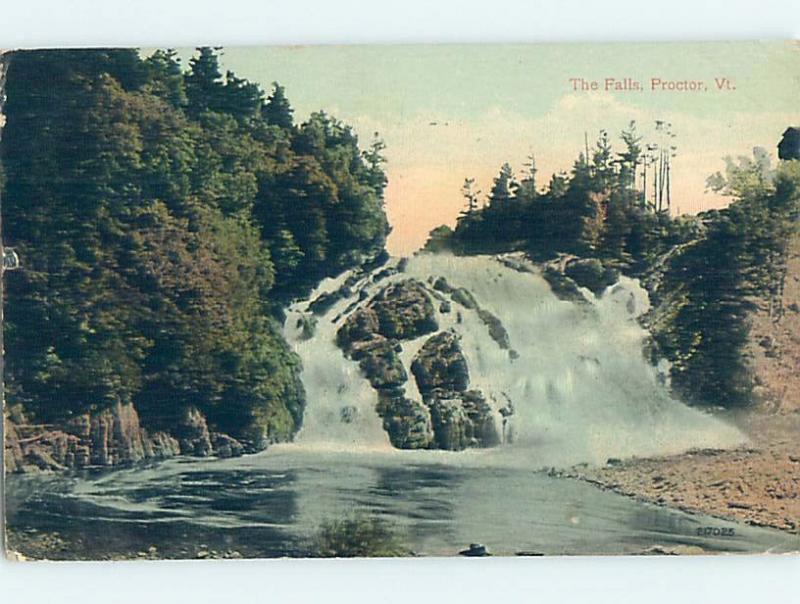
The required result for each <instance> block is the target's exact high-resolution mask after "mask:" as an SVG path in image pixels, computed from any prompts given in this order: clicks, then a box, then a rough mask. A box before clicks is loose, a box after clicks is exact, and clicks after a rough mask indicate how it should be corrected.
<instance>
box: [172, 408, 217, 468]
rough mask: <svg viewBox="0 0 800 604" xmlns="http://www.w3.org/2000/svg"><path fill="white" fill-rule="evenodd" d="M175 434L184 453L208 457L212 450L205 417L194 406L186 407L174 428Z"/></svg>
mask: <svg viewBox="0 0 800 604" xmlns="http://www.w3.org/2000/svg"><path fill="white" fill-rule="evenodd" d="M175 436H176V437H177V438H178V443H179V444H180V448H181V453H183V454H184V455H194V456H197V457H208V456H209V455H211V453H212V452H213V450H214V449H213V447H212V446H211V434H210V432H209V430H208V424H207V423H206V418H205V417H204V416H203V414H202V413H200V411H199V410H198V409H196V408H194V407H189V408H187V409H186V411H185V413H184V416H183V418H182V419H181V421H180V423H179V425H178V426H177V428H176V429H175Z"/></svg>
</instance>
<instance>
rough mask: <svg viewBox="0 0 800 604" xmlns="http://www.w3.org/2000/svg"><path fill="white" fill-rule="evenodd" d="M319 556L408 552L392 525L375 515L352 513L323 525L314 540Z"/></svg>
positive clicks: (349, 556)
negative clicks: (354, 514) (353, 514)
mask: <svg viewBox="0 0 800 604" xmlns="http://www.w3.org/2000/svg"><path fill="white" fill-rule="evenodd" d="M313 550H314V554H315V555H317V556H319V557H321V558H358V557H396V556H407V555H409V554H410V552H409V551H408V549H406V548H405V547H403V546H402V544H401V543H400V540H399V538H398V537H397V534H396V532H395V530H394V528H393V527H392V525H391V524H389V523H388V522H386V521H385V520H382V519H381V518H376V517H374V516H373V517H367V516H360V515H358V516H352V517H349V518H345V519H343V520H333V521H328V522H325V523H323V524H322V526H321V527H320V529H319V531H318V532H317V534H316V536H315V539H314V546H313Z"/></svg>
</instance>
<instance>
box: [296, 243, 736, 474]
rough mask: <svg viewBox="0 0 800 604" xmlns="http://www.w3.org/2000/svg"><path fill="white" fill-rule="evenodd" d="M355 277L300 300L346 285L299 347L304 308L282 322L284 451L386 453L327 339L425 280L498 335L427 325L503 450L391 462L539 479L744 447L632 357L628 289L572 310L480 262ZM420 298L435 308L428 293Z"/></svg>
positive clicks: (443, 322)
mask: <svg viewBox="0 0 800 604" xmlns="http://www.w3.org/2000/svg"><path fill="white" fill-rule="evenodd" d="M515 261H516V262H518V260H515ZM520 266H522V265H520ZM517 268H519V267H517ZM379 270H380V269H379ZM376 272H377V271H376ZM384 274H385V271H384ZM356 277H357V276H356V275H354V274H346V275H342V276H341V277H339V278H338V279H336V280H328V281H326V282H325V283H323V284H322V285H321V286H320V287H319V288H318V290H317V291H316V292H314V294H313V295H312V296H311V300H314V299H315V298H317V297H318V296H320V294H324V293H328V294H329V293H330V292H334V291H337V290H338V291H341V289H340V288H341V286H342V284H343V283H345V281H346V280H348V279H349V283H350V284H351V285H352V287H350V289H349V290H347V293H349V294H351V295H349V296H342V297H341V299H339V300H338V301H337V302H336V303H335V304H333V305H332V306H331V307H330V308H329V309H328V310H327V311H326V312H325V313H324V314H323V315H322V316H319V317H317V319H316V329H315V331H314V333H313V335H311V336H310V337H308V335H309V334H308V333H307V331H306V330H304V327H303V325H304V323H306V322H308V321H309V317H310V316H311V313H310V311H309V302H302V303H298V304H295V305H294V306H293V307H292V308H291V309H290V312H289V314H288V318H287V322H286V329H285V333H286V336H287V339H288V340H289V341H290V342H291V343H292V344H293V346H294V348H295V350H296V351H297V352H298V354H299V355H300V357H301V359H302V362H303V367H304V371H303V382H304V384H305V388H306V394H307V407H306V412H305V417H304V425H303V428H302V430H301V431H300V433H299V434H298V437H297V443H298V444H299V445H301V446H302V447H320V446H323V447H328V448H331V449H332V450H338V451H344V450H351V449H360V448H370V449H382V450H384V451H390V450H391V445H390V444H389V440H388V438H387V436H386V433H385V432H384V430H383V428H382V424H381V419H380V418H379V417H378V415H377V413H376V411H375V405H376V403H377V393H376V391H375V390H374V389H373V388H372V387H371V386H370V384H369V382H368V381H367V379H366V378H365V377H363V376H362V375H361V373H360V371H359V368H358V365H357V364H356V363H355V362H354V361H351V360H348V359H346V358H345V357H344V355H343V354H342V351H341V350H340V349H339V348H337V346H336V344H335V335H336V330H337V329H338V328H339V326H340V325H341V323H342V321H343V320H344V319H345V318H346V316H347V315H348V314H349V313H351V312H353V311H354V310H355V309H356V308H358V307H359V306H361V305H363V304H366V303H367V302H366V301H368V300H369V299H370V298H371V296H372V295H373V294H374V293H375V292H377V291H379V290H380V289H381V288H383V287H385V286H386V285H387V284H388V283H390V282H392V281H398V280H401V279H409V278H413V279H416V280H418V281H419V282H422V283H425V284H426V285H427V286H428V287H429V286H430V283H432V282H433V280H435V279H436V278H438V277H444V278H445V279H446V281H447V282H448V283H449V284H450V286H452V287H454V288H457V287H460V288H465V289H466V290H467V291H469V292H470V293H471V294H472V295H473V296H474V298H475V300H476V301H477V303H478V305H479V306H480V308H482V309H484V310H486V311H488V312H490V313H492V314H493V315H495V316H496V317H497V318H498V319H499V320H500V322H501V323H502V324H503V326H504V327H505V329H506V330H507V332H508V335H509V339H510V347H511V349H512V350H511V351H510V350H506V349H503V348H502V347H501V346H499V345H498V343H497V342H496V341H495V340H494V339H492V337H490V334H489V331H488V329H487V325H486V324H485V322H484V321H482V320H481V318H480V317H479V316H478V313H477V311H476V310H474V309H467V308H460V307H459V308H455V306H457V305H455V304H454V305H453V306H454V308H453V310H452V311H451V312H449V313H441V312H437V321H438V323H439V329H440V330H448V329H452V330H454V331H455V332H456V333H457V334H458V335H459V336H460V341H461V348H462V350H463V354H464V356H465V358H466V360H467V364H468V367H469V374H470V387H471V388H476V389H479V390H481V391H482V392H483V393H484V395H485V396H486V398H487V401H488V402H489V404H490V405H491V406H492V407H493V409H494V411H495V413H496V416H497V423H498V426H499V425H500V424H501V422H502V419H501V414H500V413H499V412H500V410H501V409H503V408H505V410H508V409H509V408H513V415H511V416H510V417H509V418H508V420H507V425H503V426H502V432H503V437H504V440H505V442H506V444H507V445H508V446H501V447H497V448H495V449H485V450H480V451H468V452H461V453H449V452H440V451H418V452H410V451H402V452H401V451H398V452H397V453H398V454H402V455H414V456H415V459H420V458H425V457H427V458H428V459H431V460H436V461H441V460H442V459H447V460H448V462H455V463H461V462H467V461H468V460H469V463H476V462H478V463H502V464H512V465H515V464H516V463H519V464H524V465H525V466H527V467H544V466H564V465H569V464H574V463H578V462H583V461H585V462H590V463H603V462H605V461H606V460H607V459H608V458H609V457H630V456H646V455H656V454H668V453H676V452H680V451H684V450H687V449H690V448H700V447H711V448H725V447H730V446H735V445H737V444H740V443H741V442H743V440H744V437H743V436H742V434H741V433H740V432H739V431H738V430H737V429H735V428H734V427H732V426H730V425H728V424H726V423H724V422H722V421H721V420H719V419H717V418H715V417H713V416H711V415H708V414H706V413H703V412H701V411H699V410H697V409H694V408H690V407H688V406H686V405H684V404H682V403H680V402H678V401H676V400H674V399H672V398H671V397H670V396H669V394H668V392H667V390H666V387H665V386H664V385H663V383H662V380H660V379H659V375H658V372H657V371H656V369H655V368H654V367H652V366H651V365H650V364H649V363H647V362H646V360H645V359H644V357H643V354H642V348H643V343H644V339H645V337H646V335H647V334H646V332H645V331H644V330H643V329H642V328H641V327H640V325H639V324H638V323H637V321H636V317H637V316H639V315H640V314H641V313H643V312H646V311H647V308H648V304H649V302H648V299H647V294H646V292H645V291H644V290H643V289H642V288H641V287H640V286H639V285H638V283H637V282H636V281H634V280H631V279H627V278H625V277H623V278H621V279H620V281H619V282H618V283H616V284H615V285H613V286H610V287H609V288H607V290H606V291H605V292H604V293H603V294H602V295H601V296H599V297H598V298H597V299H595V298H594V296H592V294H590V293H588V292H586V296H587V299H588V300H589V301H590V304H587V305H578V304H575V303H573V302H567V301H562V300H560V299H558V298H557V297H556V296H555V295H554V294H553V292H552V291H551V289H550V287H549V285H548V284H547V282H546V281H545V280H544V279H543V278H542V277H541V276H540V274H539V273H538V269H536V268H534V267H532V266H528V267H527V268H526V269H525V270H517V269H515V268H512V267H510V266H509V265H508V264H507V263H503V262H501V261H500V260H499V259H497V258H492V257H486V256H482V257H454V256H449V255H433V254H419V255H417V256H415V257H413V258H411V259H410V260H409V261H408V262H407V265H406V266H405V267H404V270H403V271H402V272H397V273H395V274H390V275H389V276H388V277H385V278H383V279H379V280H377V282H375V273H373V274H372V275H364V276H361V278H360V280H357V279H356ZM362 290H363V291H362ZM429 292H430V294H431V295H432V296H433V295H435V294H434V292H433V291H432V289H431V288H430V287H429ZM437 306H438V304H437ZM424 339H425V337H422V338H419V339H418V340H412V341H409V342H403V352H402V353H401V354H400V358H401V360H402V361H403V364H404V365H405V368H406V370H407V371H408V369H409V366H410V363H411V359H412V358H413V356H414V354H415V352H416V350H417V349H418V348H419V347H420V346H421V344H422V342H423V341H424ZM409 375H411V374H410V372H409ZM405 391H406V396H407V397H409V398H413V399H416V400H419V399H420V395H419V392H418V391H417V389H416V386H415V384H414V379H413V377H411V378H410V379H409V382H407V383H406V385H405ZM509 402H510V403H511V405H509ZM503 423H504V424H505V422H503ZM456 459H458V460H459V461H456Z"/></svg>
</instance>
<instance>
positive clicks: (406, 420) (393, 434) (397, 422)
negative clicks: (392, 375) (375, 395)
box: [378, 393, 433, 449]
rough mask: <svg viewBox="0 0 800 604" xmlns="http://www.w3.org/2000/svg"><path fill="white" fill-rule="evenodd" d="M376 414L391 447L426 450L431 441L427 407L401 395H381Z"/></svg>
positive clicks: (431, 429) (429, 417)
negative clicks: (377, 413) (381, 422)
mask: <svg viewBox="0 0 800 604" xmlns="http://www.w3.org/2000/svg"><path fill="white" fill-rule="evenodd" d="M378 412H379V414H380V415H381V417H382V418H383V427H384V430H386V432H387V433H388V434H389V440H390V441H391V443H392V446H394V447H397V448H398V449H427V448H428V447H430V445H431V442H432V441H433V427H432V424H431V414H430V411H429V410H428V407H427V406H426V405H424V404H423V403H421V402H419V401H412V400H410V399H408V398H406V397H405V396H402V394H400V395H397V394H396V393H391V394H388V393H382V394H381V396H380V403H379V404H378Z"/></svg>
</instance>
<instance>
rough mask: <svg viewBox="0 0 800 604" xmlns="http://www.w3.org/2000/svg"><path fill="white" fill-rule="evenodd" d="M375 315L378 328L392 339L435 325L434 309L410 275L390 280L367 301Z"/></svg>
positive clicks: (428, 330) (418, 333)
mask: <svg viewBox="0 0 800 604" xmlns="http://www.w3.org/2000/svg"><path fill="white" fill-rule="evenodd" d="M369 308H370V309H372V310H373V311H374V312H375V314H376V315H377V318H378V332H379V333H380V334H381V335H383V336H385V337H387V338H393V339H396V340H412V339H414V338H418V337H419V336H422V335H425V334H426V333H431V332H433V331H436V330H437V329H438V324H437V323H436V311H435V310H434V308H433V303H432V302H431V299H430V297H429V296H428V294H427V292H426V291H425V287H424V286H423V285H422V284H421V283H420V282H419V281H416V280H414V279H406V280H404V281H398V282H396V283H391V284H389V285H387V286H386V287H384V288H383V289H382V290H381V291H380V292H378V293H377V294H376V295H375V297H374V298H373V299H372V301H371V302H370V303H369Z"/></svg>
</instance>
